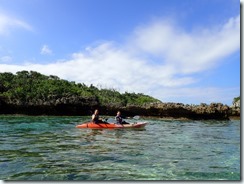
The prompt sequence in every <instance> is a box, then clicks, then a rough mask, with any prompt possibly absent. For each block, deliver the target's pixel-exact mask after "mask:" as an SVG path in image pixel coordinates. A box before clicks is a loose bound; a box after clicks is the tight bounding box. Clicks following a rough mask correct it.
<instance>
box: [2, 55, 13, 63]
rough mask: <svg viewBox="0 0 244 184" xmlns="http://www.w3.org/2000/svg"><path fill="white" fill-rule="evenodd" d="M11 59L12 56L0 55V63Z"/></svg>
mask: <svg viewBox="0 0 244 184" xmlns="http://www.w3.org/2000/svg"><path fill="white" fill-rule="evenodd" d="M11 61H12V57H10V56H2V57H0V63H9V62H11Z"/></svg>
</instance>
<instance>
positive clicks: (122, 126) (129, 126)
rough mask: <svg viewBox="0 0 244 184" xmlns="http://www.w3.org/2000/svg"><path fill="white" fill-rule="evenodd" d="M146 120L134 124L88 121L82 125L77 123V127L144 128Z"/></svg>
mask: <svg viewBox="0 0 244 184" xmlns="http://www.w3.org/2000/svg"><path fill="white" fill-rule="evenodd" d="M146 124H147V123H146V122H138V123H132V124H116V123H98V124H96V123H93V122H86V123H83V124H80V125H77V126H76V128H94V129H99V128H144V127H145V126H146Z"/></svg>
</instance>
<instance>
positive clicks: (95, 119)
mask: <svg viewBox="0 0 244 184" xmlns="http://www.w3.org/2000/svg"><path fill="white" fill-rule="evenodd" d="M92 122H93V123H103V121H102V120H100V119H99V111H98V110H97V109H96V110H95V111H94V114H93V115H92Z"/></svg>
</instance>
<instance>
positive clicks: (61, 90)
mask: <svg viewBox="0 0 244 184" xmlns="http://www.w3.org/2000/svg"><path fill="white" fill-rule="evenodd" d="M68 96H76V97H79V98H82V99H93V100H95V101H96V102H97V104H98V105H99V106H108V105H109V106H117V107H120V106H128V105H135V106H138V105H139V106H142V105H144V104H148V103H157V102H160V101H159V100H158V99H155V98H153V97H151V96H148V95H144V94H142V93H138V94H136V93H129V92H125V93H120V92H118V91H117V90H115V89H112V88H111V89H98V88H97V87H95V86H93V85H92V84H91V85H90V86H87V85H85V84H84V83H76V82H73V81H71V82H70V81H67V80H63V79H60V78H59V77H57V76H54V75H50V76H46V75H43V74H41V73H38V72H35V71H19V72H17V73H16V74H12V73H9V72H5V73H0V98H4V99H6V100H7V101H8V102H12V103H17V104H22V105H23V104H32V105H38V104H39V105H42V104H43V103H44V102H48V101H51V100H54V99H55V100H57V99H62V98H63V97H68Z"/></svg>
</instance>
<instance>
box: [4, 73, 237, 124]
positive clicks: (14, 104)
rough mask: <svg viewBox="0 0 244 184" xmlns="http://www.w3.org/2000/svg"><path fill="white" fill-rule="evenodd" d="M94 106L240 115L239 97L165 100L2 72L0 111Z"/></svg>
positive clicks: (56, 111) (82, 111)
mask: <svg viewBox="0 0 244 184" xmlns="http://www.w3.org/2000/svg"><path fill="white" fill-rule="evenodd" d="M94 109H99V110H100V113H101V114H103V115H112V116H113V115H115V114H116V111H117V110H121V111H122V112H123V115H125V116H134V115H140V116H154V117H159V118H180V119H185V118H186V119H196V120H198V119H199V120H200V119H203V120H208V119H217V120H227V119H230V118H233V117H234V118H240V97H237V98H234V100H233V105H232V106H231V107H229V106H227V105H224V104H222V103H211V104H205V103H201V104H199V105H188V104H182V103H163V102H161V101H160V100H158V99H155V98H153V97H151V96H148V95H145V94H142V93H137V94H136V93H128V92H125V93H123V94H121V93H119V92H118V91H116V90H115V89H98V88H97V87H95V86H93V85H90V86H87V85H85V84H81V83H75V82H69V81H67V80H63V79H60V78H59V77H57V76H53V75H50V76H46V75H43V74H40V73H38V72H35V71H20V72H17V73H16V74H12V73H9V72H5V73H0V114H24V115H58V116H63V115H65V116H67V115H68V116H69V115H70V116H81V115H91V114H92V112H93V111H94Z"/></svg>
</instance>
